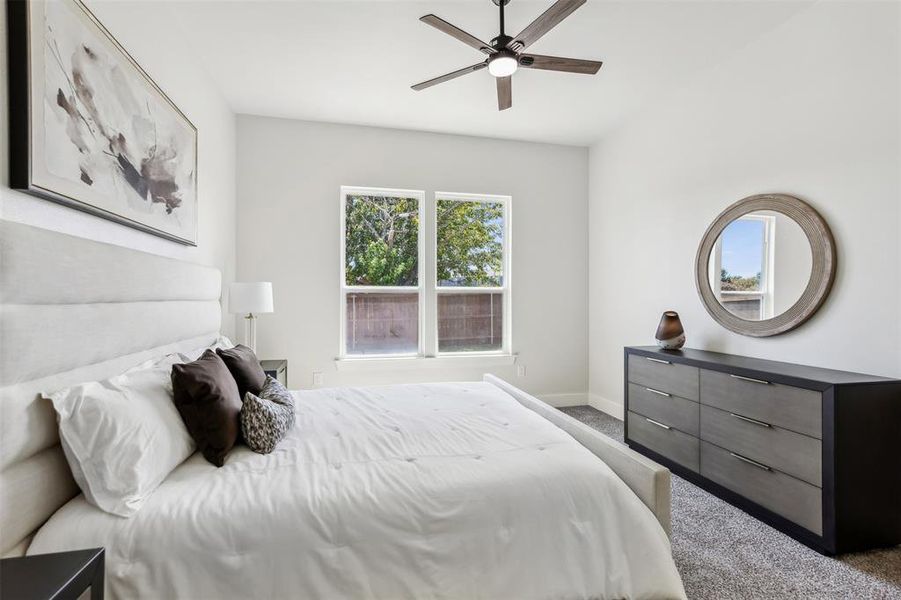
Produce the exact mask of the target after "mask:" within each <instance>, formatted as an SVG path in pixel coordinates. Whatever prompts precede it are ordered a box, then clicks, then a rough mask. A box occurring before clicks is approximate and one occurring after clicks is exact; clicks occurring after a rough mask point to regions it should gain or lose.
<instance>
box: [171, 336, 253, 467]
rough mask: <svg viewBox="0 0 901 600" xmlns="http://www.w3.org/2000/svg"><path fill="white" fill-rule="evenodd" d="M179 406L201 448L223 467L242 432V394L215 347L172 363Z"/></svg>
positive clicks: (175, 394) (176, 403)
mask: <svg viewBox="0 0 901 600" xmlns="http://www.w3.org/2000/svg"><path fill="white" fill-rule="evenodd" d="M171 377H172V392H173V396H174V398H175V407H176V408H177V409H178V412H179V414H180V415H181V418H182V420H183V421H184V422H185V425H186V426H187V428H188V432H189V433H190V434H191V437H193V438H194V442H195V443H196V444H197V448H198V449H199V450H200V452H201V453H202V454H203V457H204V458H206V459H207V460H208V461H210V462H211V463H213V464H214V465H216V466H217V467H221V466H222V465H223V464H224V463H225V456H226V455H227V454H228V453H229V451H230V450H231V449H232V447H233V446H234V445H235V443H236V442H237V441H238V437H239V435H240V432H241V396H240V395H239V394H238V386H237V385H236V384H235V380H234V378H232V375H231V373H230V372H229V371H228V368H227V367H226V366H225V363H224V362H222V359H221V358H219V356H217V355H216V353H215V352H213V351H212V350H207V351H206V352H204V353H203V355H201V357H200V358H198V359H197V360H195V361H194V362H189V363H185V364H177V365H173V366H172V375H171Z"/></svg>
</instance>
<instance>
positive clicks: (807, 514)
mask: <svg viewBox="0 0 901 600" xmlns="http://www.w3.org/2000/svg"><path fill="white" fill-rule="evenodd" d="M701 475H703V476H704V477H707V478H708V479H710V480H712V481H715V482H716V483H718V484H720V485H721V486H723V487H726V488H729V489H730V490H732V491H733V492H737V493H739V494H741V495H742V496H744V497H745V498H747V499H748V500H751V501H752V502H756V503H757V504H759V505H761V506H763V507H766V508H768V509H770V510H771V511H773V512H774V513H776V514H779V515H782V516H783V517H785V518H786V519H788V520H790V521H793V522H795V523H797V524H798V525H800V526H801V527H804V528H805V529H808V530H810V531H812V532H814V533H815V534H817V535H823V495H822V491H821V490H820V488H818V487H814V486H812V485H810V484H809V483H805V482H803V481H801V480H799V479H795V478H794V477H792V476H790V475H786V474H785V473H780V472H779V471H765V470H763V469H760V468H758V467H755V466H754V465H751V464H748V463H746V462H744V461H742V460H740V459H738V458H735V457H734V456H732V455H731V454H730V453H729V451H728V450H723V449H722V448H719V447H717V446H714V445H713V444H710V443H708V442H701Z"/></svg>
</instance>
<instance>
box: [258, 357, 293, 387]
mask: <svg viewBox="0 0 901 600" xmlns="http://www.w3.org/2000/svg"><path fill="white" fill-rule="evenodd" d="M260 366H261V367H263V371H264V372H265V373H266V375H271V376H272V377H273V378H275V379H277V380H278V382H279V383H281V384H282V385H283V386H285V387H288V361H287V360H285V359H283V358H279V359H276V360H261V361H260Z"/></svg>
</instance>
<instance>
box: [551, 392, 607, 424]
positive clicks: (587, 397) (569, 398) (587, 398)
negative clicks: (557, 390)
mask: <svg viewBox="0 0 901 600" xmlns="http://www.w3.org/2000/svg"><path fill="white" fill-rule="evenodd" d="M536 398H538V399H539V400H541V401H542V402H547V403H548V404H550V405H551V406H553V407H556V408H564V407H566V406H590V407H592V408H594V409H597V410H599V411H601V412H602V413H606V414H608V415H610V416H611V417H613V418H615V419H619V420H620V421H622V420H623V405H622V404H620V403H619V402H614V401H613V400H608V399H606V398H603V397H601V396H598V395H597V394H589V393H588V392H573V393H569V394H540V395H538V396H536Z"/></svg>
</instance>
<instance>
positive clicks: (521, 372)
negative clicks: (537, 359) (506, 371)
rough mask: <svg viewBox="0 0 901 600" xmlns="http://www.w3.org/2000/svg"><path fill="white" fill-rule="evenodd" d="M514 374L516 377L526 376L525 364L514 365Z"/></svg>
mask: <svg viewBox="0 0 901 600" xmlns="http://www.w3.org/2000/svg"><path fill="white" fill-rule="evenodd" d="M516 376H517V377H525V376H526V366H525V365H516Z"/></svg>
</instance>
